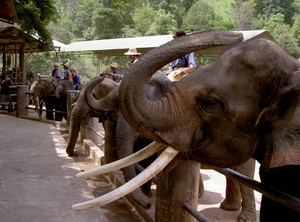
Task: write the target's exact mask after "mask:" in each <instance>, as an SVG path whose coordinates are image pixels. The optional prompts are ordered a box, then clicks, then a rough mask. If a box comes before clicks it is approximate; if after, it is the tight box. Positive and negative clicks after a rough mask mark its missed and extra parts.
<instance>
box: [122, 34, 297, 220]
mask: <svg viewBox="0 0 300 222" xmlns="http://www.w3.org/2000/svg"><path fill="white" fill-rule="evenodd" d="M241 41H242V35H241V33H231V32H225V31H208V32H202V33H195V34H191V35H187V36H183V37H180V38H177V39H175V40H173V41H171V42H169V43H166V44H164V45H162V46H160V47H158V48H155V49H153V50H151V51H150V52H148V53H147V54H145V55H144V56H142V57H141V58H140V59H139V60H138V61H137V62H136V63H135V64H133V65H132V66H131V67H130V75H128V78H124V79H123V81H122V84H121V86H120V91H119V104H120V108H121V111H122V113H123V115H124V117H125V119H126V120H127V121H128V123H129V124H130V125H131V126H132V127H133V128H134V129H135V130H137V131H138V132H139V133H141V134H142V135H144V136H146V137H148V138H151V139H153V140H156V141H161V142H166V143H167V144H169V145H170V146H172V147H173V148H174V149H176V150H178V151H179V155H180V156H186V157H187V158H189V159H192V160H196V161H198V162H201V163H206V164H209V165H214V166H218V167H233V166H238V165H240V164H242V163H244V162H245V161H247V160H248V159H249V158H250V157H252V156H253V157H254V158H255V159H257V160H258V161H259V162H260V163H261V169H260V176H261V181H262V183H263V184H269V185H271V186H273V187H275V188H277V189H279V190H281V191H284V192H286V193H288V194H290V195H293V196H296V197H298V198H300V192H299V190H300V189H299V187H300V146H299V145H298V144H299V138H300V133H299V132H300V130H299V128H300V119H299V116H300V96H299V95H300V87H299V86H300V75H299V61H298V60H296V59H295V58H293V57H292V56H290V55H288V54H287V53H286V52H285V51H284V50H283V49H282V48H281V47H280V46H278V45H277V44H276V43H274V42H272V41H270V40H267V39H263V38H256V39H251V40H248V41H245V42H243V43H241ZM224 43H225V44H226V43H227V44H236V46H235V47H232V48H231V49H228V50H227V51H225V52H224V53H223V54H222V55H220V56H219V57H218V58H217V59H216V60H215V61H214V62H212V63H210V64H208V65H205V66H203V67H199V68H198V69H196V70H195V71H194V72H193V73H191V74H189V75H187V76H186V77H184V78H183V79H182V80H180V81H179V82H178V83H177V84H176V85H175V86H174V87H173V88H171V89H170V92H169V93H167V95H166V96H165V97H163V98H162V99H161V100H159V101H155V102H153V101H151V100H149V99H148V98H147V97H146V96H145V91H146V86H147V85H146V84H147V82H148V80H149V79H150V78H151V75H152V74H153V73H154V72H155V71H156V70H158V69H160V68H161V67H163V66H164V65H165V64H167V63H169V62H170V61H172V60H174V59H175V58H177V57H180V56H182V55H185V54H187V53H189V52H192V51H197V50H200V49H204V48H208V47H212V46H220V45H224ZM127 74H128V73H125V75H127ZM145 107H146V108H145ZM278 175H282V176H284V179H283V178H280V177H278ZM286 178H288V180H287V179H286ZM264 197H265V196H263V198H262V202H261V210H260V218H261V220H260V221H300V213H298V212H296V211H294V210H291V209H286V208H285V207H284V206H283V205H280V204H279V205H278V204H277V203H276V202H275V201H273V200H271V199H270V201H269V202H266V199H265V198H264Z"/></svg>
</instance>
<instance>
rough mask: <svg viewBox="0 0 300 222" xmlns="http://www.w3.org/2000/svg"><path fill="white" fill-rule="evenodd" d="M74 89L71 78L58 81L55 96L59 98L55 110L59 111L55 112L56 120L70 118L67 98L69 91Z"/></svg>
mask: <svg viewBox="0 0 300 222" xmlns="http://www.w3.org/2000/svg"><path fill="white" fill-rule="evenodd" d="M72 89H73V84H72V82H71V81H69V80H60V81H59V82H58V83H57V86H56V88H55V98H56V99H57V103H56V110H55V111H58V112H56V113H55V120H57V121H62V120H63V118H65V120H67V119H68V117H67V98H68V94H67V91H68V90H72Z"/></svg>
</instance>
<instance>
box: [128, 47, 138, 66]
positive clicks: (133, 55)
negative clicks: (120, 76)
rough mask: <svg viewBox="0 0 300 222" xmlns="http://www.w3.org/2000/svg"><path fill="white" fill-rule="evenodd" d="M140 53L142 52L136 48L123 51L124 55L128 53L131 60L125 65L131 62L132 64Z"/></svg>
mask: <svg viewBox="0 0 300 222" xmlns="http://www.w3.org/2000/svg"><path fill="white" fill-rule="evenodd" d="M141 54H142V53H139V52H137V50H136V48H130V49H129V50H128V52H125V53H124V55H128V56H129V58H130V60H131V62H130V63H129V64H127V65H128V66H130V65H131V64H134V63H135V62H136V61H137V60H138V58H139V55H141Z"/></svg>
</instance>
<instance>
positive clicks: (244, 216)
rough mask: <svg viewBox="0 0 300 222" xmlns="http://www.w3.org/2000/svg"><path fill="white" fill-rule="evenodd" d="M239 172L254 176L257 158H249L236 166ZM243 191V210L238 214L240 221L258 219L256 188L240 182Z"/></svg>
mask: <svg viewBox="0 0 300 222" xmlns="http://www.w3.org/2000/svg"><path fill="white" fill-rule="evenodd" d="M236 170H237V172H239V173H241V174H244V175H245V176H247V177H250V178H253V177H254V172H255V160H254V159H252V158H251V159H249V160H248V161H247V162H246V163H244V164H242V165H241V166H238V167H237V168H236ZM240 189H241V193H242V210H241V213H240V215H239V216H238V220H239V221H249V222H250V221H253V222H254V221H256V208H255V196H254V190H253V189H251V188H249V187H248V186H246V185H243V184H242V183H240Z"/></svg>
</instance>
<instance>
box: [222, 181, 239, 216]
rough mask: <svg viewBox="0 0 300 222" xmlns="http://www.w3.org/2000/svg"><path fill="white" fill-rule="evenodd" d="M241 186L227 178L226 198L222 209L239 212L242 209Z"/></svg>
mask: <svg viewBox="0 0 300 222" xmlns="http://www.w3.org/2000/svg"><path fill="white" fill-rule="evenodd" d="M241 196H242V195H241V191H240V184H239V183H238V182H236V181H234V180H231V179H229V178H227V177H226V197H225V199H224V200H223V202H222V203H221V204H220V208H222V209H224V210H229V211H237V210H239V209H240V208H241Z"/></svg>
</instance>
